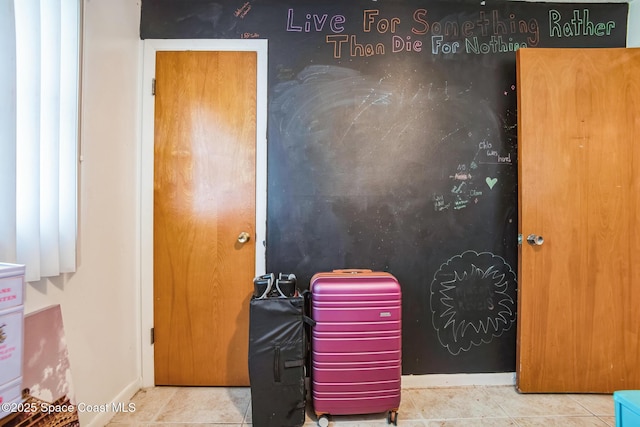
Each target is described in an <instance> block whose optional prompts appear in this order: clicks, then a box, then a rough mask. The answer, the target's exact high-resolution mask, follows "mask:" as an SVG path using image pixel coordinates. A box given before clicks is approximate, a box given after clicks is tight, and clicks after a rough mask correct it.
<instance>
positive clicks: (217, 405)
mask: <svg viewBox="0 0 640 427" xmlns="http://www.w3.org/2000/svg"><path fill="white" fill-rule="evenodd" d="M250 401H251V390H250V389H249V388H248V387H229V388H224V387H185V388H180V389H178V391H177V392H176V394H175V395H174V396H173V399H171V401H170V402H168V403H167V404H166V406H165V408H164V409H163V410H162V411H161V412H160V413H159V414H158V416H157V417H156V419H155V420H154V421H156V422H162V423H167V422H169V423H237V424H242V422H243V420H244V418H245V416H246V413H247V408H248V407H249V402H250Z"/></svg>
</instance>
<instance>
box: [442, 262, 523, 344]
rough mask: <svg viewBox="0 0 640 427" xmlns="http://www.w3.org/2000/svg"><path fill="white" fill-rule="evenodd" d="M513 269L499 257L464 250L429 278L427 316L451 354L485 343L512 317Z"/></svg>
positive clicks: (507, 326)
mask: <svg viewBox="0 0 640 427" xmlns="http://www.w3.org/2000/svg"><path fill="white" fill-rule="evenodd" d="M516 289H517V280H516V274H515V273H514V271H513V269H512V268H511V267H510V266H509V264H508V263H507V262H506V261H505V260H504V258H502V257H500V256H498V255H495V254H492V253H490V252H479V253H478V252H475V251H471V250H469V251H465V252H463V253H462V254H460V255H456V256H454V257H452V258H450V259H448V260H447V261H446V262H445V263H444V264H442V265H441V266H440V268H439V269H438V271H437V272H436V273H435V275H434V277H433V281H432V282H431V294H430V295H431V296H430V306H431V320H432V324H433V327H434V329H435V330H436V332H437V334H438V340H439V341H440V344H441V345H442V346H443V347H445V348H446V349H447V351H449V353H451V354H452V355H454V356H455V355H458V354H460V352H464V351H469V350H470V349H471V348H472V347H474V346H480V345H482V344H488V343H490V342H491V341H493V339H495V338H497V337H500V336H501V335H502V334H504V333H505V332H506V331H508V330H509V329H510V328H511V327H512V325H513V324H514V323H515V321H516V310H517V305H516Z"/></svg>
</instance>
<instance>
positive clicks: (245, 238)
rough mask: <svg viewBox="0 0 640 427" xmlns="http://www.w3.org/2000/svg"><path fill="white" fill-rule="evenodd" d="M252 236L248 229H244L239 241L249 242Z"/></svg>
mask: <svg viewBox="0 0 640 427" xmlns="http://www.w3.org/2000/svg"><path fill="white" fill-rule="evenodd" d="M250 238H251V235H250V234H249V233H247V232H246V231H243V232H242V233H240V234H239V235H238V242H239V243H247V242H248V241H249V239H250Z"/></svg>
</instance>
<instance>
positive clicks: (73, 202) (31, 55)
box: [0, 0, 80, 281]
mask: <svg viewBox="0 0 640 427" xmlns="http://www.w3.org/2000/svg"><path fill="white" fill-rule="evenodd" d="M79 34H80V0H0V89H1V90H2V96H0V150H1V151H0V152H1V154H0V157H1V158H0V197H2V199H1V200H0V206H1V207H0V262H17V263H20V264H25V265H26V269H27V273H26V275H27V277H26V280H27V281H34V280H39V279H40V278H42V277H51V276H57V275H59V274H60V273H68V272H73V271H75V268H76V235H77V227H76V221H77V152H78V150H77V146H78V77H79V63H80V61H79Z"/></svg>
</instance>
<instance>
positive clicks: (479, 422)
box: [403, 418, 518, 427]
mask: <svg viewBox="0 0 640 427" xmlns="http://www.w3.org/2000/svg"><path fill="white" fill-rule="evenodd" d="M403 425H404V424H403ZM427 427H518V425H517V424H516V422H515V421H514V420H512V419H510V418H468V419H460V420H442V421H429V422H428V424H427Z"/></svg>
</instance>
